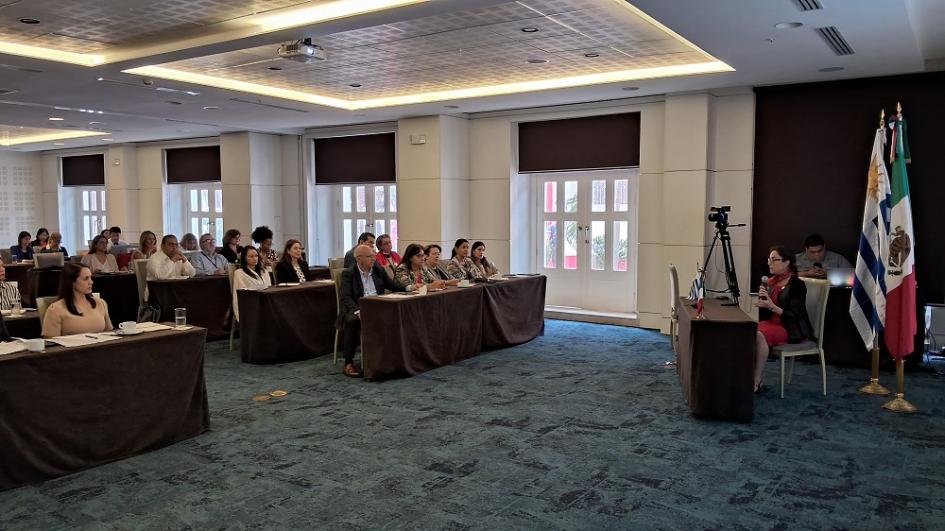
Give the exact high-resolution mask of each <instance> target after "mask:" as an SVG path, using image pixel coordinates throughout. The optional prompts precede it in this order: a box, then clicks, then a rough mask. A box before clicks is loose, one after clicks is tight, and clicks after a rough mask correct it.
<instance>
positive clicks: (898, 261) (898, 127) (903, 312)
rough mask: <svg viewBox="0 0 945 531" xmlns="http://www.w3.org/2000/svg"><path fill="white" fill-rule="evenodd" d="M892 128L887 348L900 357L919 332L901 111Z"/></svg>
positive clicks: (906, 160)
mask: <svg viewBox="0 0 945 531" xmlns="http://www.w3.org/2000/svg"><path fill="white" fill-rule="evenodd" d="M890 127H891V128H892V129H893V135H892V145H891V146H890V163H891V164H892V178H891V179H890V183H889V185H890V197H889V213H890V215H889V237H888V238H887V240H886V243H887V248H886V249H884V251H886V252H884V253H882V255H883V258H885V260H886V327H885V334H886V335H885V338H886V347H887V348H888V349H889V353H890V354H892V356H893V357H894V358H896V359H897V360H898V359H901V358H902V357H904V356H906V355H908V354H910V353H911V352H912V350H913V348H914V347H913V345H914V343H913V340H914V338H915V333H916V315H915V254H914V253H913V248H914V247H915V238H914V237H913V234H914V233H913V231H912V203H911V201H910V200H909V177H908V175H907V174H906V163H907V162H909V146H908V143H907V142H906V121H905V120H904V119H903V118H902V113H901V112H900V113H899V114H898V115H896V116H893V117H892V120H891V121H890Z"/></svg>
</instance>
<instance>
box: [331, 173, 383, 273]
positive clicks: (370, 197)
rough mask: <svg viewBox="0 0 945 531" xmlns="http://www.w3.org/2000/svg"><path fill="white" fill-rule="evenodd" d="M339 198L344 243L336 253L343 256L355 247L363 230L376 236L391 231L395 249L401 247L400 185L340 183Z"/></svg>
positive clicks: (338, 187) (339, 229) (339, 235)
mask: <svg viewBox="0 0 945 531" xmlns="http://www.w3.org/2000/svg"><path fill="white" fill-rule="evenodd" d="M336 194H338V195H337V197H336V201H335V204H336V205H337V206H338V210H339V216H338V217H337V219H339V220H340V221H341V225H340V226H339V227H338V229H337V231H336V234H337V235H338V237H339V239H338V240H336V241H338V242H339V243H340V247H339V246H336V248H335V253H336V254H337V253H341V254H337V256H341V255H342V254H344V253H345V252H347V250H348V249H350V248H352V247H354V244H355V243H357V241H358V236H360V235H361V233H362V232H370V233H372V234H374V236H380V235H381V234H389V235H390V239H391V243H392V244H393V250H395V251H396V250H397V185H396V184H352V185H347V184H346V185H340V186H337V187H336Z"/></svg>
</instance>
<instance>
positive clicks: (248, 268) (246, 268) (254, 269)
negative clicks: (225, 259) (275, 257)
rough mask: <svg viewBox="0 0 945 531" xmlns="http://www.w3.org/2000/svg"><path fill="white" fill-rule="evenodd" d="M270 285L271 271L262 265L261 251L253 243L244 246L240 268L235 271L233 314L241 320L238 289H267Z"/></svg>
mask: <svg viewBox="0 0 945 531" xmlns="http://www.w3.org/2000/svg"><path fill="white" fill-rule="evenodd" d="M268 287H269V273H267V272H266V270H265V269H263V267H262V261H260V260H259V251H257V250H256V248H255V247H253V246H252V245H247V246H246V247H243V251H242V252H241V253H240V268H239V269H237V270H236V271H234V272H233V316H234V317H236V321H237V322H239V320H240V309H239V306H238V304H237V297H236V290H240V289H266V288H268Z"/></svg>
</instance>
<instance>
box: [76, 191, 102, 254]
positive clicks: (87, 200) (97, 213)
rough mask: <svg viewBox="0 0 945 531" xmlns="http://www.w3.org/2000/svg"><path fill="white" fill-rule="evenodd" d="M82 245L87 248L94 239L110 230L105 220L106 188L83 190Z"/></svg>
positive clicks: (81, 214)
mask: <svg viewBox="0 0 945 531" xmlns="http://www.w3.org/2000/svg"><path fill="white" fill-rule="evenodd" d="M81 193H82V211H81V212H80V213H79V216H81V225H80V226H81V227H82V242H81V243H82V245H83V246H86V245H88V244H89V242H91V241H92V239H93V238H95V237H96V236H98V235H99V234H100V233H101V232H102V231H103V230H105V229H107V228H108V225H107V224H106V223H108V221H107V220H106V219H105V187H104V186H101V187H99V186H96V187H94V188H82V189H81Z"/></svg>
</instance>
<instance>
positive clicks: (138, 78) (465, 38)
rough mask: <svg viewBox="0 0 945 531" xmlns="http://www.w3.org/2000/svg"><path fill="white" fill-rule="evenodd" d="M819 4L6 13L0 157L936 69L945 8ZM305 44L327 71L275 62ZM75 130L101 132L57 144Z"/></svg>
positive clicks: (740, 0) (618, 0) (31, 2)
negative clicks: (835, 46) (837, 45)
mask: <svg viewBox="0 0 945 531" xmlns="http://www.w3.org/2000/svg"><path fill="white" fill-rule="evenodd" d="M820 4H821V5H822V6H823V8H822V9H817V10H813V11H802V10H801V9H800V8H799V5H800V4H799V3H798V2H797V1H796V0H770V1H766V2H757V1H756V0H717V1H713V2H705V1H703V0H673V1H667V0H635V1H633V2H632V6H631V5H630V4H627V3H625V2H623V1H622V0H521V1H517V2H516V1H507V0H506V1H501V0H450V1H443V0H436V1H427V0H370V1H368V0H341V1H327V0H321V1H312V2H300V1H298V0H255V1H236V0H233V1H225V0H196V1H186V0H162V1H156V2H155V1H145V0H89V1H81V0H60V1H57V2H55V3H54V2H52V1H50V0H20V1H16V0H0V124H6V125H4V126H0V149H16V150H21V151H34V150H48V149H63V148H72V147H86V146H100V145H103V144H104V143H105V142H116V143H120V142H141V141H150V140H161V139H170V138H184V137H196V136H214V135H217V134H220V133H225V132H231V131H244V130H252V131H261V132H273V133H293V134H298V133H301V132H302V131H304V130H305V129H306V128H310V127H320V126H332V125H346V124H358V123H371V122H384V121H392V120H396V119H399V118H402V117H407V116H422V115H429V114H465V115H468V114H473V113H478V112H488V111H501V110H508V109H516V108H525V107H537V106H545V105H560V104H572V103H581V102H589V101H604V100H618V99H625V98H628V97H631V96H633V97H637V96H647V95H654V94H667V93H676V92H686V91H692V90H717V91H724V90H731V89H734V90H738V89H739V88H744V87H750V86H756V85H768V84H781V83H795V82H807V81H819V80H830V79H842V78H851V77H868V76H876V75H888V74H897V73H905V72H921V71H925V70H932V69H936V68H941V67H942V64H941V62H940V58H945V43H943V42H942V39H941V38H940V37H939V34H940V31H938V30H937V27H938V26H937V23H935V22H934V21H935V20H936V19H937V17H939V16H940V15H943V10H942V4H943V3H936V2H934V1H929V0H859V1H858V2H840V1H837V0H820ZM30 19H34V20H38V21H39V23H36V24H29V23H26V22H31V20H30ZM21 20H22V21H21ZM23 21H25V22H23ZM785 22H788V23H790V22H799V23H800V27H787V28H784V29H779V28H777V27H776V25H778V24H780V23H785ZM781 25H782V26H784V24H781ZM792 25H793V24H788V25H787V26H792ZM831 26H833V27H835V28H836V30H837V31H838V32H839V33H840V35H841V36H842V37H843V38H845V42H846V44H848V45H849V46H850V47H851V48H852V51H853V52H854V53H852V54H849V55H843V56H839V55H836V54H835V52H834V50H832V49H831V48H830V47H828V46H827V43H826V41H825V39H824V38H822V36H821V35H820V33H818V31H817V28H824V27H831ZM305 37H310V38H311V39H312V42H313V43H314V44H317V45H319V46H321V47H322V48H324V50H325V53H326V55H327V58H326V59H325V60H323V61H316V62H312V63H310V64H306V63H301V62H296V61H291V60H287V59H281V58H279V57H278V54H277V49H278V46H279V44H280V43H284V42H293V41H296V40H298V39H302V38H305ZM729 67H731V68H734V71H729V70H731V68H729ZM698 72H710V73H699V74H696V73H698ZM711 72H714V73H711ZM50 118H62V120H56V121H51V120H50ZM34 129H35V131H33V130H34ZM47 130H49V131H47ZM30 131H32V133H30ZM57 131H58V132H60V133H58V134H57ZM70 132H72V133H76V134H88V135H94V136H84V137H81V138H74V139H68V140H63V139H61V138H58V136H59V135H62V136H65V135H67V134H68V133H70ZM101 133H108V134H101ZM48 135H53V136H48ZM11 144H12V146H11ZM59 144H62V145H59ZM4 146H7V147H4Z"/></svg>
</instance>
